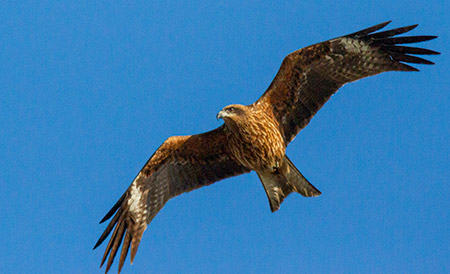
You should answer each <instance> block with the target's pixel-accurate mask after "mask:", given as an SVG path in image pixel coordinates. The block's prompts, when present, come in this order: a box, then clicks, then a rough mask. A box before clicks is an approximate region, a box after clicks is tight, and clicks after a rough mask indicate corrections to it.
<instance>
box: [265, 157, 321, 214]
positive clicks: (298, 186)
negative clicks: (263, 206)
mask: <svg viewBox="0 0 450 274" xmlns="http://www.w3.org/2000/svg"><path fill="white" fill-rule="evenodd" d="M257 174H258V176H259V179H260V180H261V182H262V184H263V186H264V189H265V190H266V194H267V198H269V204H270V210H272V212H274V211H277V210H278V209H279V208H280V205H281V203H282V202H283V200H284V198H286V197H287V196H288V195H289V194H291V193H292V192H298V193H300V194H301V195H303V196H305V197H315V196H319V195H320V194H321V192H320V191H319V190H318V189H317V188H315V187H314V186H313V185H312V184H311V183H310V182H308V180H306V178H305V177H304V176H303V175H302V174H301V173H300V171H298V169H297V168H296V167H295V166H294V164H293V163H292V162H291V160H289V158H288V157H287V156H284V159H283V163H282V165H281V167H280V169H279V170H278V172H269V173H262V172H257Z"/></svg>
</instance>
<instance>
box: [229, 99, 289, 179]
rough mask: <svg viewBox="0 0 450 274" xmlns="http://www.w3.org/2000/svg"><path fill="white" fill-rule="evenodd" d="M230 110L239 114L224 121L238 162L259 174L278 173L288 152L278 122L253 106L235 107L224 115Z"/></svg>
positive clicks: (233, 155)
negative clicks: (276, 170)
mask: <svg viewBox="0 0 450 274" xmlns="http://www.w3.org/2000/svg"><path fill="white" fill-rule="evenodd" d="M227 108H233V109H235V111H234V112H238V113H239V115H232V116H231V115H230V116H224V117H223V119H224V121H225V126H226V129H225V132H226V139H227V141H226V143H227V146H228V147H229V149H230V151H231V154H232V157H233V158H234V159H235V161H237V162H238V163H240V164H241V165H243V166H245V167H246V168H248V169H251V170H255V171H260V172H269V171H272V170H274V169H276V168H277V167H278V166H279V164H280V163H281V161H282V159H283V157H284V154H285V151H286V145H285V143H284V140H283V136H282V135H281V133H280V130H279V124H278V122H277V121H276V119H275V118H274V117H273V116H272V115H270V114H269V113H267V112H264V111H262V110H261V109H258V108H257V107H255V106H254V105H250V106H243V105H232V106H229V107H226V108H225V111H226V109H227ZM224 115H226V114H224Z"/></svg>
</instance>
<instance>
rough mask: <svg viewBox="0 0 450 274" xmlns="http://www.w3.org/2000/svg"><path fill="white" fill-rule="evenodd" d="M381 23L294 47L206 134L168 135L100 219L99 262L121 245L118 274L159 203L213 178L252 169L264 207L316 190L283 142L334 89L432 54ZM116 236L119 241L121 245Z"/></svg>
mask: <svg viewBox="0 0 450 274" xmlns="http://www.w3.org/2000/svg"><path fill="white" fill-rule="evenodd" d="M388 23H390V21H389V22H385V23H382V24H378V25H376V26H373V27H370V28H367V29H364V30H361V31H358V32H355V33H351V34H348V35H345V36H341V37H338V38H334V39H331V40H328V41H325V42H322V43H318V44H315V45H312V46H308V47H305V48H302V49H300V50H297V51H294V52H292V53H291V54H289V55H287V56H286V57H285V58H284V60H283V62H282V64H281V67H280V69H279V71H278V73H277V75H276V76H275V79H274V80H273V81H272V83H271V84H270V86H269V88H268V89H267V91H266V92H265V93H264V94H263V95H262V96H261V97H260V98H259V99H258V100H257V101H256V102H254V103H253V104H251V105H247V106H245V105H238V104H236V105H229V106H226V107H225V108H223V109H222V110H221V111H220V112H219V113H218V114H217V119H223V121H224V124H223V125H222V126H220V127H218V128H216V129H214V130H212V131H209V132H205V133H202V134H197V135H190V136H172V137H170V138H168V139H167V140H166V141H165V142H164V143H163V144H162V145H161V146H160V147H159V148H158V149H157V150H156V151H155V153H154V154H153V155H152V156H151V157H150V159H149V160H148V161H147V163H146V164H145V166H144V167H143V168H142V170H141V171H140V172H139V174H138V175H137V176H136V178H135V179H134V180H133V182H132V184H131V185H130V186H129V188H128V189H127V190H126V191H125V193H124V194H123V195H122V197H121V198H120V199H119V201H118V202H117V203H116V204H115V205H114V206H113V207H112V209H111V210H110V211H109V212H108V213H107V214H106V216H105V217H104V218H103V219H102V220H101V222H100V223H103V222H104V221H106V220H108V219H109V218H111V217H113V218H112V220H111V222H110V223H109V224H108V226H107V227H106V229H105V231H104V232H103V234H102V235H101V236H100V239H99V240H98V242H97V243H96V245H95V247H94V249H95V248H96V247H98V246H99V245H100V244H101V243H102V242H103V241H104V240H105V239H106V238H107V237H108V235H109V234H110V233H111V232H113V233H112V236H111V239H110V240H109V243H108V245H107V247H106V251H105V253H104V256H103V259H102V262H101V265H100V267H101V266H102V265H103V263H104V262H105V260H106V259H107V258H108V255H109V259H108V262H107V266H106V272H108V271H109V269H110V267H111V264H112V263H113V260H114V257H115V256H116V253H117V251H118V250H119V247H120V245H121V244H122V250H121V253H120V259H119V273H120V271H121V269H122V267H123V264H124V262H125V258H126V256H127V253H128V251H129V250H130V248H131V256H130V257H131V262H133V259H134V257H135V255H136V252H137V250H138V246H139V243H140V241H141V238H142V235H143V233H144V231H145V229H146V228H147V226H148V225H149V224H150V222H151V221H152V219H153V218H154V217H155V216H156V214H157V213H158V212H159V211H160V210H161V208H162V207H163V206H164V205H165V204H166V202H167V201H168V200H169V199H171V198H173V197H175V196H178V195H180V194H182V193H185V192H188V191H192V190H194V189H197V188H200V187H202V186H206V185H210V184H212V183H214V182H217V181H219V180H222V179H225V178H228V177H232V176H237V175H240V174H243V173H247V172H250V171H252V170H254V171H256V173H257V174H258V177H259V179H260V180H261V182H262V185H263V187H264V189H265V191H266V194H267V197H268V199H269V204H270V209H271V210H272V212H274V211H276V210H278V209H279V208H280V204H281V203H282V202H283V199H284V198H286V196H288V195H289V194H290V193H292V192H297V193H300V194H301V195H303V196H305V197H314V196H318V195H320V194H321V193H320V191H319V190H318V189H317V188H315V187H314V186H313V185H312V184H311V183H309V182H308V180H306V179H305V177H304V176H303V175H302V174H301V173H300V172H299V171H298V170H297V168H296V167H295V166H294V164H293V163H292V162H291V161H290V160H289V158H288V157H287V156H286V154H285V151H286V146H287V145H288V144H289V143H290V142H291V141H292V140H293V139H294V137H295V136H296V135H297V133H299V131H300V130H301V129H303V128H304V127H305V126H306V125H307V124H308V123H309V121H310V120H311V118H312V117H313V116H314V115H315V114H316V113H317V111H318V110H319V109H320V108H321V107H322V106H323V105H324V104H325V102H327V101H328V99H329V98H330V97H331V95H333V94H334V93H335V92H336V91H337V90H338V89H339V88H340V87H341V86H343V85H344V84H346V83H349V82H353V81H356V80H358V79H362V78H364V77H368V76H372V75H375V74H378V73H381V72H385V71H418V69H416V68H414V67H412V66H410V65H407V64H406V63H415V64H433V62H431V61H428V60H425V59H423V58H420V57H417V56H414V55H421V54H439V53H438V52H436V51H432V50H428V49H423V48H417V47H409V46H401V44H408V43H417V42H423V41H428V40H431V39H434V38H436V36H400V37H396V36H397V35H399V34H402V33H406V32H408V31H410V30H412V29H414V28H415V27H416V26H417V25H411V26H407V27H402V28H397V29H392V30H388V31H380V32H377V31H378V30H380V29H381V28H383V27H385V26H386V25H387V24H388ZM122 241H123V242H122Z"/></svg>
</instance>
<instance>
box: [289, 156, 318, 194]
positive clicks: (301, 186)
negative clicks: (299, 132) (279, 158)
mask: <svg viewBox="0 0 450 274" xmlns="http://www.w3.org/2000/svg"><path fill="white" fill-rule="evenodd" d="M284 161H285V163H287V168H288V170H287V171H286V177H287V180H288V182H289V183H290V184H292V186H293V187H294V189H295V192H298V193H300V194H301V195H303V196H305V197H316V196H319V195H320V194H322V193H321V192H320V191H319V190H318V189H317V188H315V187H314V186H313V185H312V184H311V183H310V182H308V180H307V179H306V178H305V177H304V176H303V174H301V173H300V171H298V169H297V168H296V167H295V166H294V164H293V163H292V162H291V160H289V158H288V157H287V156H284Z"/></svg>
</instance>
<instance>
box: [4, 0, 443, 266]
mask: <svg viewBox="0 0 450 274" xmlns="http://www.w3.org/2000/svg"><path fill="white" fill-rule="evenodd" d="M241 2H245V3H244V4H243V3H241ZM449 5H450V3H449V2H448V1H427V2H426V3H425V2H423V1H386V0H381V1H311V0H307V1H263V2H255V1H204V2H195V1H184V2H181V1H113V2H111V1H105V3H99V2H94V1H2V3H1V4H0V90H1V95H2V96H1V97H2V98H1V99H0V112H1V113H0V155H1V157H0V205H1V208H0V209H1V210H0V218H1V220H2V225H1V226H0V235H2V241H1V245H0V272H1V273H103V271H104V270H103V269H102V270H99V269H98V267H99V263H100V260H101V257H102V254H103V251H104V248H105V244H104V245H102V246H101V247H100V248H98V249H97V250H95V251H92V247H93V245H94V244H95V242H96V241H97V239H98V237H99V236H100V234H101V233H102V232H103V230H104V228H105V225H99V224H98V221H99V220H100V219H101V218H102V217H103V216H104V214H105V213H106V212H107V211H108V210H109V209H110V208H111V206H112V205H113V204H114V203H115V202H116V201H117V199H118V198H119V197H120V196H121V195H122V193H123V192H124V191H125V189H126V188H127V187H128V186H129V184H130V183H131V181H132V179H133V178H134V176H135V175H136V174H137V172H138V171H139V170H140V169H141V167H142V166H143V165H144V163H145V162H146V160H147V159H148V157H150V155H151V154H152V153H153V152H154V150H155V149H156V148H157V147H158V146H159V145H160V144H161V143H162V142H163V141H164V140H165V139H166V138H167V137H169V136H171V135H184V134H195V133H200V132H204V131H207V130H210V129H213V128H215V127H217V126H219V125H220V124H221V123H222V122H220V121H219V122H218V121H216V118H215V115H216V113H217V112H218V111H219V110H220V109H221V108H222V107H223V106H225V105H228V104H230V103H242V104H250V103H252V102H254V101H255V100H256V99H257V98H258V97H259V96H260V95H261V94H262V93H263V92H264V91H265V89H266V88H267V87H268V85H269V84H270V82H271V81H272V79H273V77H274V75H275V74H276V72H277V70H278V68H279V65H280V64H281V61H282V59H283V57H284V56H285V55H287V54H288V53H290V52H292V51H294V50H296V49H299V48H301V47H304V46H308V45H310V44H313V43H316V42H320V41H323V40H327V39H330V38H333V37H337V36H341V35H344V34H348V33H351V32H354V31H357V30H360V29H363V28H366V27H369V26H372V25H374V24H377V23H381V22H384V21H387V20H393V23H391V25H389V27H391V28H392V27H401V26H405V25H410V24H415V23H418V24H419V27H418V28H417V29H415V30H414V31H413V32H412V34H415V35H438V36H440V38H439V39H437V40H434V41H431V42H427V43H424V44H423V46H425V47H427V48H430V49H434V50H437V51H440V52H442V55H440V56H432V57H430V59H431V60H432V61H435V62H436V65H435V66H418V67H419V68H420V69H421V72H420V73H393V72H391V73H385V74H382V75H378V76H376V77H372V78H369V79H364V80H361V81H358V82H356V83H353V84H349V85H347V86H345V87H343V88H342V89H341V90H340V91H339V92H338V93H337V94H336V95H335V96H333V97H332V98H331V100H330V101H329V102H328V103H327V104H326V105H325V106H324V108H323V109H322V110H321V111H319V113H318V114H317V115H316V116H315V117H314V118H313V120H312V122H311V123H310V124H309V125H308V127H307V128H306V129H304V130H303V131H302V132H301V133H300V134H299V135H298V136H297V138H296V139H295V140H294V142H293V143H292V144H291V145H290V146H289V147H288V150H287V153H288V155H289V156H290V158H291V159H292V161H293V162H294V163H295V164H296V165H297V167H298V168H299V170H300V171H302V173H303V174H304V175H305V176H306V177H307V178H308V179H309V180H310V181H311V182H312V183H313V184H314V185H315V186H316V187H317V188H319V189H320V190H321V191H322V193H323V194H322V196H320V197H318V198H311V199H306V198H303V197H301V196H300V195H296V194H293V195H291V196H289V197H288V198H287V199H286V200H285V202H284V203H283V204H282V206H281V209H280V210H279V211H278V212H276V213H273V214H272V213H271V212H270V209H269V204H268V201H267V197H266V194H265V192H264V189H263V187H262V185H261V183H260V182H259V180H258V178H257V176H256V174H255V173H250V174H247V175H243V176H239V177H236V178H232V179H227V180H224V181H221V182H219V183H216V184H214V185H212V186H209V187H205V188H202V189H199V190H196V191H194V192H191V193H188V194H183V195H181V196H179V197H177V198H174V199H173V200H171V201H169V202H168V203H167V205H166V206H165V207H164V209H163V210H162V211H161V212H160V213H159V214H158V215H157V217H156V218H155V219H154V221H153V222H152V223H151V225H150V226H149V228H148V229H147V231H146V232H145V234H144V237H143V240H142V243H141V245H140V248H139V251H138V254H137V256H136V259H135V262H134V265H133V266H130V265H129V260H127V263H126V265H125V267H124V269H123V273H162V272H167V273H182V272H185V273H189V272H191V273H194V272H195V273H211V272H212V273H233V272H244V273H249V272H251V273H281V272H283V273H295V272H303V273H448V272H450V251H449V246H450V230H449V229H450V213H449V212H450V211H449V209H450V179H449V178H450V167H449V166H450V158H449V157H450V156H449V155H450V111H449V109H450V80H449V78H450V77H449V76H448V68H449V67H450V59H449V54H450V52H449V51H448V42H449V36H450V27H449V26H450V20H449V14H450V8H449ZM116 271H117V262H116V263H115V264H114V265H113V268H112V272H113V273H115V272H116Z"/></svg>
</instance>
